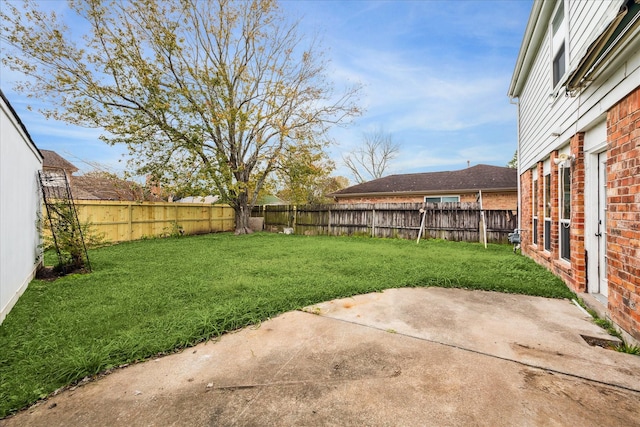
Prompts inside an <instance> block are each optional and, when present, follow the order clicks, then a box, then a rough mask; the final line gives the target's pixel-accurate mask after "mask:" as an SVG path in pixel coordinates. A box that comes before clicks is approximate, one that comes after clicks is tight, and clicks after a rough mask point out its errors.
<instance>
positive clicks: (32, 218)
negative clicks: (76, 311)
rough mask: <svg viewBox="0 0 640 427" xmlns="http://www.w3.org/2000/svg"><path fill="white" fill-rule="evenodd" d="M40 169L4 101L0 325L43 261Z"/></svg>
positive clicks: (0, 103)
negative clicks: (38, 228) (39, 232)
mask: <svg viewBox="0 0 640 427" xmlns="http://www.w3.org/2000/svg"><path fill="white" fill-rule="evenodd" d="M40 169H42V157H41V155H40V153H39V152H38V150H37V149H36V147H35V146H34V145H33V143H32V142H31V140H30V138H29V136H28V135H27V134H26V133H25V132H24V130H23V129H22V126H21V125H20V123H19V122H18V120H17V119H16V117H15V116H14V114H13V112H12V111H11V109H10V108H9V106H8V105H7V104H6V103H5V102H4V99H2V98H1V97H0V323H1V322H2V321H3V320H4V318H5V317H6V315H7V314H8V313H9V311H10V310H11V308H12V307H13V305H14V304H15V303H16V301H17V300H18V298H19V297H20V295H22V293H23V292H24V290H25V289H26V288H27V285H28V284H29V282H30V281H31V279H32V278H33V277H34V275H35V271H36V268H37V266H38V264H39V261H40V256H41V255H40V254H41V251H40V248H39V244H40V238H39V234H38V231H37V227H36V221H37V219H38V214H39V212H40V196H39V191H38V178H37V174H38V171H39V170H40Z"/></svg>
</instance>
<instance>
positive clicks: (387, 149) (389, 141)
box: [342, 128, 400, 184]
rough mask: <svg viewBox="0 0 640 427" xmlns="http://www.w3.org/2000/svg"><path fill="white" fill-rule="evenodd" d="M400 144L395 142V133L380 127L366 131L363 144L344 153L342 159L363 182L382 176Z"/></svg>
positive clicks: (354, 175) (398, 149) (396, 153)
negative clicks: (392, 133)
mask: <svg viewBox="0 0 640 427" xmlns="http://www.w3.org/2000/svg"><path fill="white" fill-rule="evenodd" d="M399 151H400V146H399V145H398V144H397V143H396V142H394V140H393V135H391V134H390V133H387V132H385V131H384V130H383V129H382V128H378V129H377V130H375V131H373V132H366V133H364V134H363V137H362V144H361V145H360V146H359V147H357V148H356V149H354V150H353V151H351V152H350V153H348V154H346V155H344V156H343V157H342V160H343V161H344V164H345V166H346V167H347V168H348V169H349V170H350V171H351V173H352V174H353V177H354V178H355V180H356V181H357V182H358V183H359V184H361V183H363V182H366V181H369V180H371V179H378V178H382V177H383V176H384V175H385V173H386V171H387V169H388V168H389V163H390V162H391V160H393V159H395V158H396V156H397V155H398V153H399Z"/></svg>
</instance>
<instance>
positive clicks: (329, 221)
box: [327, 208, 331, 236]
mask: <svg viewBox="0 0 640 427" xmlns="http://www.w3.org/2000/svg"><path fill="white" fill-rule="evenodd" d="M327 236H331V208H329V216H328V218H327Z"/></svg>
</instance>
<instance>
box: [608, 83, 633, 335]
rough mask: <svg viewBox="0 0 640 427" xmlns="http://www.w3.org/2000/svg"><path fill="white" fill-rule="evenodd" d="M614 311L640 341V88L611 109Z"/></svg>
mask: <svg viewBox="0 0 640 427" xmlns="http://www.w3.org/2000/svg"><path fill="white" fill-rule="evenodd" d="M607 142H608V145H609V152H608V160H607V183H608V184H607V185H608V191H607V204H608V211H607V233H608V239H607V257H608V260H609V262H608V274H607V276H608V279H609V315H610V316H611V319H612V320H613V321H614V322H615V323H617V324H618V325H619V326H620V327H622V329H624V330H625V331H627V332H629V333H630V334H631V335H632V336H633V337H634V338H636V339H638V340H640V87H638V88H636V89H635V90H634V91H632V92H631V93H630V94H629V95H628V96H627V97H626V98H624V99H623V100H622V101H620V102H619V103H618V104H617V105H615V106H614V107H613V108H612V109H611V110H609V112H608V114H607Z"/></svg>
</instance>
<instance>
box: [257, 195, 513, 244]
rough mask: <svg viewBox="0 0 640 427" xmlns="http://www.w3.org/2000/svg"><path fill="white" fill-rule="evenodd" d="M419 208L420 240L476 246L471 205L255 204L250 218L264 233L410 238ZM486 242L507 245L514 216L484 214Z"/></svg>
mask: <svg viewBox="0 0 640 427" xmlns="http://www.w3.org/2000/svg"><path fill="white" fill-rule="evenodd" d="M420 209H425V212H426V217H425V227H424V230H423V234H422V237H423V238H437V239H446V240H455V241H468V242H478V241H482V239H483V235H484V233H483V229H482V226H481V218H482V215H481V210H480V206H479V204H477V203H361V204H333V205H318V206H293V205H286V206H259V207H256V208H254V210H253V212H252V215H253V216H260V217H264V227H265V229H266V230H267V231H281V230H283V229H284V228H285V227H290V228H293V229H294V233H296V234H305V235H320V234H324V235H334V236H340V235H347V236H352V235H367V236H372V237H398V238H404V239H416V238H417V237H418V232H419V230H420V223H421V220H422V214H421V213H420ZM484 218H485V222H486V224H487V241H488V242H493V243H507V242H508V240H507V234H508V233H510V232H513V229H514V228H516V227H517V216H516V213H515V212H513V211H510V210H485V211H484Z"/></svg>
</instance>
